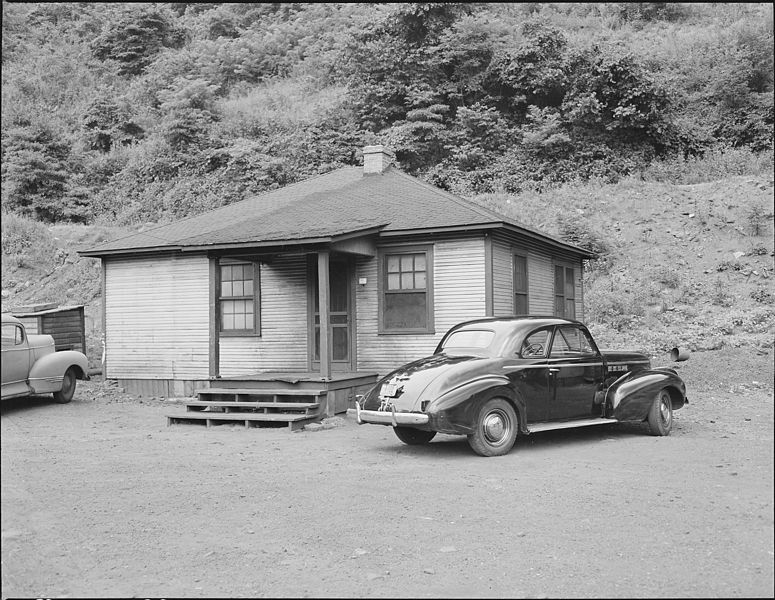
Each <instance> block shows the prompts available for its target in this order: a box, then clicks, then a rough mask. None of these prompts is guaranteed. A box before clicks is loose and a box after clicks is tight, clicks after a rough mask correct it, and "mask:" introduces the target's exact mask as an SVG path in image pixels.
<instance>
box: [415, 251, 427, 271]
mask: <svg viewBox="0 0 775 600" xmlns="http://www.w3.org/2000/svg"><path fill="white" fill-rule="evenodd" d="M414 269H415V271H427V270H428V269H426V268H425V254H415V255H414Z"/></svg>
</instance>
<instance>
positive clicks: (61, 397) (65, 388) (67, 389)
mask: <svg viewBox="0 0 775 600" xmlns="http://www.w3.org/2000/svg"><path fill="white" fill-rule="evenodd" d="M75 379H76V377H75V370H74V369H73V368H72V367H70V368H69V369H67V371H65V376H64V377H63V378H62V389H61V390H59V391H58V392H54V400H56V401H57V402H59V403H60V404H67V403H68V402H70V400H72V399H73V395H74V394H75Z"/></svg>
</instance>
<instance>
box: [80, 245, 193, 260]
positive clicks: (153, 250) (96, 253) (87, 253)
mask: <svg viewBox="0 0 775 600" xmlns="http://www.w3.org/2000/svg"><path fill="white" fill-rule="evenodd" d="M182 249H183V247H182V246H148V247H145V248H118V249H114V250H100V249H95V250H78V254H80V255H81V256H84V257H87V258H101V257H103V256H120V255H132V254H157V253H159V252H180V251H181V250H182Z"/></svg>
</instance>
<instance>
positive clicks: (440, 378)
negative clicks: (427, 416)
mask: <svg viewBox="0 0 775 600" xmlns="http://www.w3.org/2000/svg"><path fill="white" fill-rule="evenodd" d="M487 360H492V359H487V358H483V357H480V356H450V355H447V354H434V355H433V356H427V357H425V358H421V359H420V360H416V361H414V362H411V363H408V364H405V365H403V366H401V367H399V368H398V369H396V370H395V371H392V372H391V373H389V374H388V375H386V376H385V377H383V378H382V379H380V380H379V381H378V382H377V384H376V385H375V386H374V387H373V388H371V390H369V392H368V393H367V394H366V395H365V396H364V398H363V404H362V406H363V408H365V409H366V410H378V409H379V408H380V405H381V404H382V402H383V400H386V401H388V402H390V403H391V404H393V406H394V407H395V409H396V411H402V412H403V411H412V410H420V402H421V401H422V400H433V399H435V396H437V395H438V393H439V392H441V391H442V390H443V389H448V388H449V387H454V386H456V385H459V384H460V383H461V382H462V381H463V380H465V379H466V377H467V376H468V374H469V373H470V372H471V371H472V370H478V368H479V364H480V363H481V362H482V361H487ZM389 384H394V385H395V386H396V394H395V396H388V397H385V396H383V397H381V394H382V393H383V392H384V391H386V390H385V389H383V386H385V385H389ZM426 395H427V396H428V397H427V398H426V397H425V396H426Z"/></svg>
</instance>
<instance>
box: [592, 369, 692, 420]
mask: <svg viewBox="0 0 775 600" xmlns="http://www.w3.org/2000/svg"><path fill="white" fill-rule="evenodd" d="M663 389H667V390H668V392H669V393H670V397H671V398H672V400H673V409H674V410H675V409H679V408H681V407H682V406H683V405H684V404H686V402H687V399H686V385H685V384H684V382H683V380H682V379H681V378H680V377H679V376H678V373H676V372H675V371H674V370H673V369H670V368H657V369H643V370H642V371H633V372H631V373H627V374H626V375H623V376H622V377H620V378H619V379H617V380H616V381H614V382H613V383H612V384H611V386H610V387H609V388H608V391H607V394H606V399H607V403H608V406H609V410H610V412H611V414H610V416H611V417H613V418H615V419H618V420H620V421H643V420H645V419H646V418H647V417H648V412H649V409H650V408H651V404H652V402H653V401H654V397H655V396H656V395H657V393H658V392H659V391H660V390H663Z"/></svg>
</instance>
